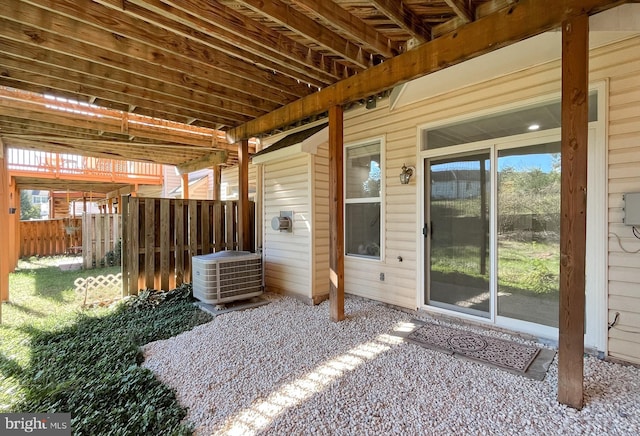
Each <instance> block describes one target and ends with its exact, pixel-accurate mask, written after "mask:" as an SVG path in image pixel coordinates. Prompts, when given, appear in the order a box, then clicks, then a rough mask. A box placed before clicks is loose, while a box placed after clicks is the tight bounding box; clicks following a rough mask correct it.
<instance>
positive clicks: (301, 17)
mask: <svg viewBox="0 0 640 436" xmlns="http://www.w3.org/2000/svg"><path fill="white" fill-rule="evenodd" d="M229 2H233V3H238V4H241V5H243V6H245V7H247V8H249V9H251V10H252V11H254V12H256V13H259V14H263V15H264V16H266V17H268V18H269V19H270V20H273V21H274V22H276V23H278V24H280V25H282V26H285V27H286V28H288V29H290V30H292V31H294V32H297V33H299V34H301V35H303V36H304V37H306V38H309V39H310V40H312V41H314V42H315V43H317V44H319V45H320V46H321V47H323V48H324V49H326V50H329V51H330V52H331V53H333V54H334V55H338V56H342V57H343V58H344V59H345V60H346V61H348V62H350V63H352V64H353V66H355V67H357V68H361V69H365V68H367V67H369V66H370V64H369V53H367V52H366V51H364V50H363V49H362V48H360V47H358V46H357V45H356V44H354V43H353V42H351V41H349V40H348V39H345V38H344V37H342V36H340V35H338V34H337V33H334V32H331V31H330V30H329V29H327V28H326V27H323V26H322V25H320V24H319V23H317V22H316V21H314V20H312V19H311V18H309V17H308V16H307V15H305V14H303V13H301V12H299V11H297V10H296V9H294V8H293V7H291V6H289V5H287V4H285V3H283V2H281V1H279V0H272V1H269V2H264V1H261V0H233V1H231V0H223V1H222V3H229Z"/></svg>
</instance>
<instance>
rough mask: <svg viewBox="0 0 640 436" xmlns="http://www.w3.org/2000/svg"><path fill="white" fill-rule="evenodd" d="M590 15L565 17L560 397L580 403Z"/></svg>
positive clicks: (575, 404)
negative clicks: (567, 18) (566, 18)
mask: <svg viewBox="0 0 640 436" xmlns="http://www.w3.org/2000/svg"><path fill="white" fill-rule="evenodd" d="M588 80H589V17H588V16H587V15H580V16H578V17H575V18H572V19H569V20H567V21H565V22H564V23H562V117H561V118H562V158H561V159H562V160H561V165H562V167H561V171H562V176H561V177H562V181H561V185H562V187H561V206H560V214H561V220H560V319H559V321H560V324H559V344H558V402H560V403H562V404H566V405H568V406H571V407H574V408H576V409H581V408H582V405H583V383H584V380H583V378H584V375H583V373H584V357H583V356H584V310H585V250H586V224H587V216H586V210H587V142H588V119H589V113H588V101H589V98H588V97H589V88H588Z"/></svg>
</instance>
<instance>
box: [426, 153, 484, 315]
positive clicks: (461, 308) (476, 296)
mask: <svg viewBox="0 0 640 436" xmlns="http://www.w3.org/2000/svg"><path fill="white" fill-rule="evenodd" d="M427 167H428V168H427V170H428V174H429V178H428V180H429V186H428V189H429V199H428V201H427V203H426V204H427V205H428V210H427V214H426V215H427V216H428V217H429V223H428V224H426V225H425V233H427V232H428V233H429V235H430V238H429V239H430V243H429V244H428V255H427V259H428V260H429V270H428V286H427V290H428V292H427V295H426V298H425V300H426V301H428V304H430V305H432V306H436V307H441V308H445V309H451V310H455V311H458V312H463V313H468V314H473V315H476V316H482V317H487V318H488V317H489V316H490V288H489V276H490V270H491V268H490V260H489V259H490V258H489V204H490V203H489V199H490V197H489V195H490V179H491V178H490V156H489V151H483V152H479V153H478V152H474V153H473V154H468V155H463V156H455V157H447V158H443V159H433V160H430V161H428V163H427Z"/></svg>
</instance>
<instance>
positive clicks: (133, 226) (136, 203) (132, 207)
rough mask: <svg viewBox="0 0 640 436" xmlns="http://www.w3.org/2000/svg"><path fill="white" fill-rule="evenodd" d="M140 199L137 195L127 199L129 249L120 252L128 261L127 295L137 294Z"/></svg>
mask: <svg viewBox="0 0 640 436" xmlns="http://www.w3.org/2000/svg"><path fill="white" fill-rule="evenodd" d="M139 216H140V199H139V198H138V197H131V199H130V200H129V218H130V220H129V234H130V235H131V236H130V237H129V240H130V242H131V244H130V251H129V252H128V253H122V254H123V255H126V256H127V258H128V261H129V295H138V290H139V289H140V287H139V286H138V280H139V271H140V257H139V253H140V240H139V239H138V238H139V229H140V221H139Z"/></svg>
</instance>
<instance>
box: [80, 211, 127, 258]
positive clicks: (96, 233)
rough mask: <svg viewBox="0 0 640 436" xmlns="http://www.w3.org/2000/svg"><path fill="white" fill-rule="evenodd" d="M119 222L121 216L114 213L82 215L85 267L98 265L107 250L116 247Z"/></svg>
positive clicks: (120, 235)
mask: <svg viewBox="0 0 640 436" xmlns="http://www.w3.org/2000/svg"><path fill="white" fill-rule="evenodd" d="M121 223H122V217H121V216H120V215H119V214H115V213H108V214H107V213H101V214H90V213H85V214H84V215H83V216H82V234H83V235H84V238H83V240H82V261H83V265H84V267H85V268H93V267H100V266H101V261H103V260H104V258H105V256H106V255H107V252H109V251H112V250H113V249H114V248H116V244H117V242H118V241H119V240H120V238H121V237H122V225H121ZM94 262H95V263H94ZM103 266H108V265H103Z"/></svg>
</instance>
